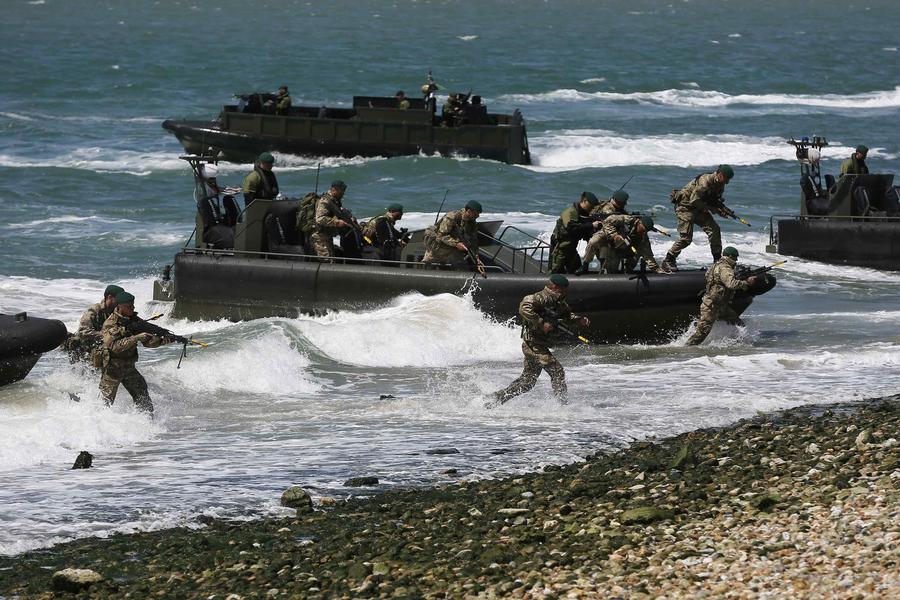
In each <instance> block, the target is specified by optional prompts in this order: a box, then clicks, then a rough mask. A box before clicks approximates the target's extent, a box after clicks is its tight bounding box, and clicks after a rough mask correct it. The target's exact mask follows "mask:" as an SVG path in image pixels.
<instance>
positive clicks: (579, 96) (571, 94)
mask: <svg viewBox="0 0 900 600" xmlns="http://www.w3.org/2000/svg"><path fill="white" fill-rule="evenodd" d="M500 99H501V100H503V101H504V102H518V103H523V104H527V103H544V102H593V101H597V100H600V101H604V102H638V103H642V104H657V105H663V106H677V107H685V108H717V107H727V106H735V105H755V106H803V107H819V108H832V109H843V108H848V109H861V108H895V107H900V85H898V86H897V87H895V88H894V89H893V90H879V91H872V92H863V93H860V94H819V95H816V94H726V93H725V92H719V91H715V90H695V89H692V90H684V89H667V90H659V91H655V92H629V93H620V92H582V91H579V90H573V89H559V90H553V91H551V92H544V93H538V94H508V95H505V96H501V97H500Z"/></svg>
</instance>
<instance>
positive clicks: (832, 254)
mask: <svg viewBox="0 0 900 600" xmlns="http://www.w3.org/2000/svg"><path fill="white" fill-rule="evenodd" d="M776 249H777V252H778V253H779V254H784V255H788V256H798V257H800V258H805V259H809V260H816V261H820V262H825V263H830V264H836V265H852V266H857V267H869V268H872V269H882V270H898V269H900V218H894V219H887V218H881V219H872V218H870V219H861V218H853V219H850V218H844V219H840V218H829V217H818V218H815V217H803V218H793V219H779V220H778V221H777V244H776Z"/></svg>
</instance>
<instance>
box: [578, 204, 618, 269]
mask: <svg viewBox="0 0 900 600" xmlns="http://www.w3.org/2000/svg"><path fill="white" fill-rule="evenodd" d="M627 204H628V192H626V191H625V190H616V191H615V192H613V195H612V196H611V197H610V198H609V200H607V201H606V202H601V203H600V204H598V205H597V206H595V207H594V208H592V209H591V215H590V217H591V219H592V220H594V221H602V220H603V219H605V218H606V217H608V216H609V215H624V214H627V212H626V211H625V206H626V205H627ZM603 239H604V236H603V232H602V231H597V232H596V233H594V234H593V235H592V236H591V239H589V240H588V245H587V248H586V249H585V253H584V258H583V259H582V261H581V266H580V267H579V268H578V269H577V270H576V271H575V274H576V275H584V274H585V273H587V272H588V267H589V266H590V264H591V261H592V260H594V259H595V258H597V257H598V256H599V254H598V251H599V250H600V248H601V246H602V243H603Z"/></svg>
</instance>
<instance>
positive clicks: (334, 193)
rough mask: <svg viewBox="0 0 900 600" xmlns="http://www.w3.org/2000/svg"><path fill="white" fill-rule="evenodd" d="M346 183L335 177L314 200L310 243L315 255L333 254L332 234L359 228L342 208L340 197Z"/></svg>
mask: <svg viewBox="0 0 900 600" xmlns="http://www.w3.org/2000/svg"><path fill="white" fill-rule="evenodd" d="M346 191H347V184H346V183H344V182H343V181H341V180H340V179H336V180H334V181H332V182H331V187H329V188H328V191H327V192H325V193H324V194H322V195H321V196H319V199H318V200H316V216H315V225H314V227H313V233H312V235H311V236H310V244H311V245H312V248H313V251H314V252H315V253H316V255H317V256H322V257H332V256H334V236H336V235H341V234H343V233H346V232H347V230H348V229H351V228H357V229H358V228H359V224H357V223H356V222H355V219H354V218H353V215H352V213H350V211H349V210H347V209H346V208H344V205H343V203H342V199H343V197H344V193H345V192H346Z"/></svg>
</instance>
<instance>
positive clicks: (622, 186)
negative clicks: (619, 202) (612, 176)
mask: <svg viewBox="0 0 900 600" xmlns="http://www.w3.org/2000/svg"><path fill="white" fill-rule="evenodd" d="M632 179H634V175H632V176H631V177H629V178H628V180H627V181H626V182H625V183H623V184H622V185H621V186H620V187H619V190H624V189H625V186H626V185H628V184H629V183H631V180H632ZM619 190H616V191H617V192H618V191H619Z"/></svg>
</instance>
